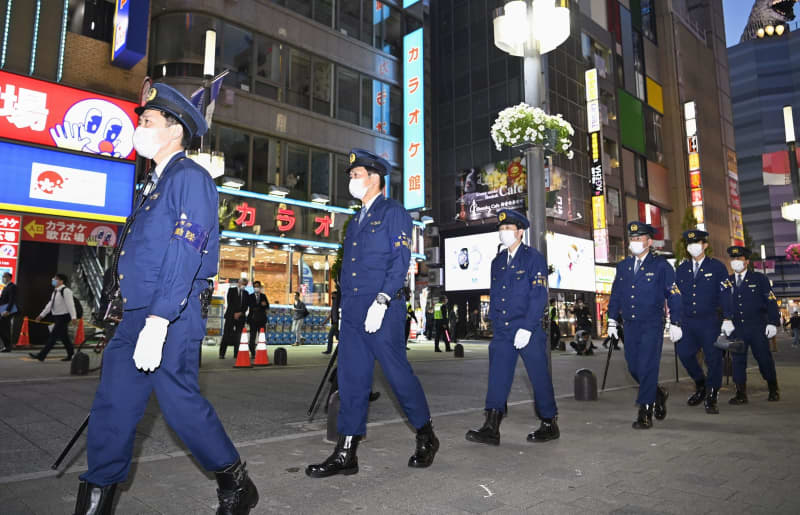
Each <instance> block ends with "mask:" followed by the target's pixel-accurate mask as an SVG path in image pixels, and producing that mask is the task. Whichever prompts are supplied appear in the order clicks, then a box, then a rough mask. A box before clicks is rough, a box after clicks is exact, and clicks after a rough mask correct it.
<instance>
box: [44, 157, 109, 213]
mask: <svg viewBox="0 0 800 515" xmlns="http://www.w3.org/2000/svg"><path fill="white" fill-rule="evenodd" d="M107 177H108V175H106V174H104V173H100V172H92V171H89V170H81V169H79V168H67V167H66V166H54V165H48V164H43V163H36V162H34V163H32V164H31V184H30V198H35V199H41V200H52V201H55V202H69V203H70V204H83V205H86V206H98V207H104V206H105V205H106V179H107Z"/></svg>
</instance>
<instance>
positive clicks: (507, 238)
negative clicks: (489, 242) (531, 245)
mask: <svg viewBox="0 0 800 515" xmlns="http://www.w3.org/2000/svg"><path fill="white" fill-rule="evenodd" d="M516 232H517V231H510V230H508V229H505V230H502V231H500V233H499V234H500V242H501V243H502V244H503V245H505V246H506V247H510V246H511V245H513V244H514V243H516V241H517V235H516Z"/></svg>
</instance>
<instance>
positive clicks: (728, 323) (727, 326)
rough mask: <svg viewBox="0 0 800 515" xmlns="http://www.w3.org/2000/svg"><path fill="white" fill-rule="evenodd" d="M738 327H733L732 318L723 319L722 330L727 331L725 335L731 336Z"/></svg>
mask: <svg viewBox="0 0 800 515" xmlns="http://www.w3.org/2000/svg"><path fill="white" fill-rule="evenodd" d="M735 330H736V328H735V327H733V322H731V321H730V320H723V321H722V332H723V333H725V336H730V335H731V333H732V332H733V331H735Z"/></svg>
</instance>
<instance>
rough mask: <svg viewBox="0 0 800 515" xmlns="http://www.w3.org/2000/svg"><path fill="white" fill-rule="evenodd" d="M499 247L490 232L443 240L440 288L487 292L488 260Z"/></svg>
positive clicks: (490, 265)
mask: <svg viewBox="0 0 800 515" xmlns="http://www.w3.org/2000/svg"><path fill="white" fill-rule="evenodd" d="M499 245H500V239H499V238H498V236H497V232H494V231H493V232H490V233H482V234H471V235H469V236H456V237H452V238H446V239H445V240H444V267H445V270H444V289H445V290H446V291H460V290H488V289H489V287H490V286H491V282H492V260H493V259H494V257H495V256H496V255H497V250H498V249H499V248H500V247H499ZM592 281H594V278H592Z"/></svg>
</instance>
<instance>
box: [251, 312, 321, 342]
mask: <svg viewBox="0 0 800 515" xmlns="http://www.w3.org/2000/svg"><path fill="white" fill-rule="evenodd" d="M307 308H308V312H309V315H308V316H307V317H306V318H305V320H304V322H303V329H302V331H301V333H300V334H301V336H302V339H303V343H304V344H327V343H328V331H329V330H330V328H331V323H330V320H328V316H329V315H330V312H331V308H330V307H329V306H307ZM293 312H294V310H293V309H292V306H291V305H290V304H270V308H269V313H267V330H266V331H265V332H266V338H267V345H290V344H292V343H294V334H293V333H292V313H293Z"/></svg>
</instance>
